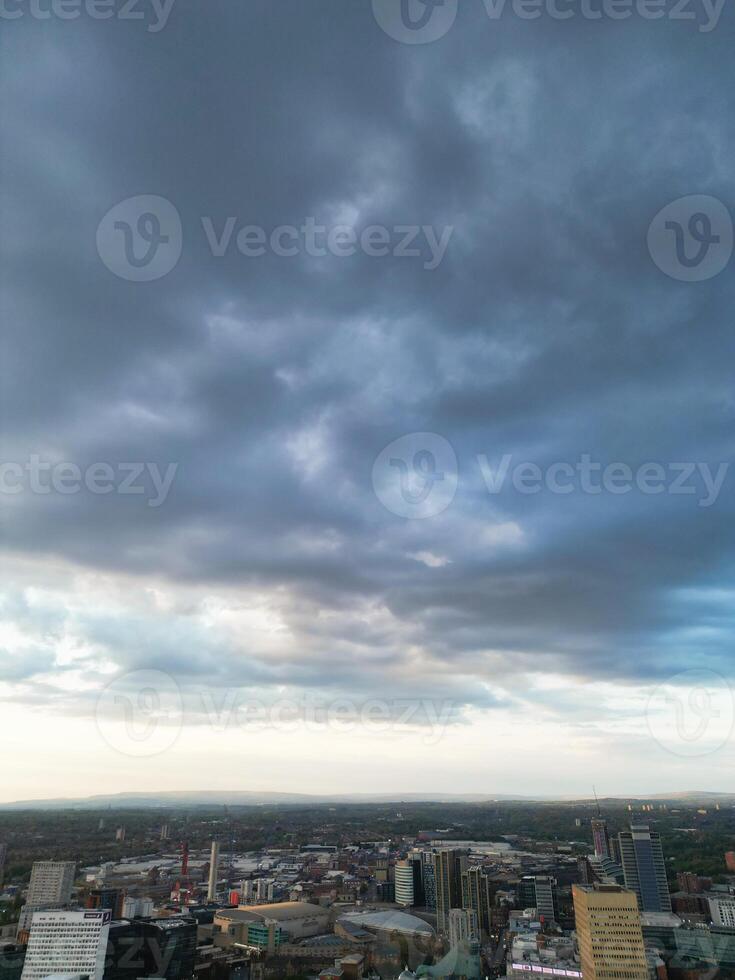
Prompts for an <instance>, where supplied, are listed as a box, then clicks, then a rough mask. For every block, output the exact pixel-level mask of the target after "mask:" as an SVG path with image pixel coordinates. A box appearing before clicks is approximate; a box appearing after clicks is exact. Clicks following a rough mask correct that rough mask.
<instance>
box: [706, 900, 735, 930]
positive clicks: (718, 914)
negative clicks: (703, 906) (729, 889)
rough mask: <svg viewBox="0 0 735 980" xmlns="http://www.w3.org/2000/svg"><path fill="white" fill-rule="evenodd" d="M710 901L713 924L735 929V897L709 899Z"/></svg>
mask: <svg viewBox="0 0 735 980" xmlns="http://www.w3.org/2000/svg"><path fill="white" fill-rule="evenodd" d="M708 901H709V914H710V917H711V918H712V922H713V924H714V925H716V926H726V927H727V928H728V929H735V895H718V896H717V897H708Z"/></svg>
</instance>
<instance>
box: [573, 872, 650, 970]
mask: <svg viewBox="0 0 735 980" xmlns="http://www.w3.org/2000/svg"><path fill="white" fill-rule="evenodd" d="M572 895H573V898H574V916H575V919H576V929H577V939H578V942H579V954H580V959H581V965H582V976H583V977H584V980H648V964H647V961H646V949H645V946H644V945H643V931H642V929H641V916H640V913H639V911H638V901H637V898H636V895H635V893H634V892H632V891H628V890H626V889H624V888H621V887H620V886H619V885H601V884H596V885H591V886H590V885H573V886H572Z"/></svg>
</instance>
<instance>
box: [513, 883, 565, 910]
mask: <svg viewBox="0 0 735 980" xmlns="http://www.w3.org/2000/svg"><path fill="white" fill-rule="evenodd" d="M517 897H518V905H519V906H520V908H522V909H536V911H537V913H538V915H539V917H541V916H543V918H544V919H546V920H548V919H556V918H557V917H558V914H559V908H558V903H557V897H556V879H555V878H549V877H548V875H525V876H524V877H523V878H521V880H520V881H519V882H518V888H517Z"/></svg>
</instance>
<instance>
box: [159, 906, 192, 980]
mask: <svg viewBox="0 0 735 980" xmlns="http://www.w3.org/2000/svg"><path fill="white" fill-rule="evenodd" d="M150 921H152V922H153V925H154V926H155V927H156V941H155V946H154V948H155V950H156V955H157V957H158V962H157V963H156V964H155V967H156V969H155V975H156V976H157V977H162V978H163V980H189V978H190V977H192V976H193V975H194V965H195V962H196V952H197V922H196V919H194V918H190V917H189V916H186V915H181V916H171V917H170V918H168V919H152V920H150Z"/></svg>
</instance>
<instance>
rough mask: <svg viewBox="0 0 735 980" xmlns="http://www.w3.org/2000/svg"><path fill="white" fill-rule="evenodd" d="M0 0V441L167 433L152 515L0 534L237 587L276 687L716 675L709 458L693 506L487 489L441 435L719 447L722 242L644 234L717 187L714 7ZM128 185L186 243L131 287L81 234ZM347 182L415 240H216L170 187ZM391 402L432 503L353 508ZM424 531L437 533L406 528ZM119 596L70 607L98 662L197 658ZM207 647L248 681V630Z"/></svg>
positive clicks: (150, 443) (26, 508) (235, 199)
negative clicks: (247, 253) (643, 9)
mask: <svg viewBox="0 0 735 980" xmlns="http://www.w3.org/2000/svg"><path fill="white" fill-rule="evenodd" d="M4 31H5V42H4V45H5V58H4V65H3V68H2V75H3V81H4V88H5V90H6V92H7V93H8V96H7V98H6V102H5V105H4V107H3V109H2V114H3V117H4V119H5V123H6V131H7V133H8V135H7V139H6V144H5V155H4V156H5V160H4V164H3V168H4V175H3V176H4V185H5V187H6V197H5V198H4V212H5V215H6V219H5V221H4V223H3V230H2V232H1V233H0V238H1V239H2V246H3V250H4V253H5V256H4V259H5V262H4V268H5V272H4V274H3V286H4V293H5V299H4V308H5V309H6V311H7V322H6V340H5V344H4V357H3V379H2V390H3V395H2V430H1V434H2V441H3V458H4V459H23V458H27V456H28V455H29V454H31V453H39V452H40V453H45V454H47V455H49V456H51V457H53V458H60V459H69V460H73V461H74V462H76V463H78V464H79V465H81V466H84V465H88V464H89V463H91V462H93V461H97V460H107V461H111V462H115V461H118V460H135V459H137V460H140V461H155V462H157V463H158V464H159V465H161V466H165V465H166V464H168V463H171V462H175V463H178V464H179V468H178V472H177V476H176V480H175V483H174V485H173V488H172V490H171V492H170V494H169V496H168V498H167V500H166V503H165V505H164V506H162V507H160V508H158V509H156V510H152V511H151V510H147V509H146V508H145V506H144V505H143V504H142V503H141V501H140V500H139V499H137V498H136V497H129V498H125V497H117V496H115V497H113V496H111V497H100V498H93V497H91V496H90V495H89V494H81V495H78V496H75V497H68V498H63V497H59V496H52V497H49V498H46V497H40V496H36V497H33V496H30V495H29V496H27V497H26V496H24V497H23V499H22V500H21V501H19V502H18V501H17V500H13V501H10V502H8V501H5V500H4V501H3V508H4V510H5V511H6V514H7V515H8V517H9V519H8V520H6V521H4V524H3V534H4V538H5V541H6V545H7V548H8V551H9V552H12V553H14V554H24V553H25V554H29V555H35V556H37V557H38V558H39V559H40V558H43V556H45V555H51V556H54V557H57V558H59V557H60V558H63V559H67V560H69V561H70V562H72V563H76V564H78V565H80V566H82V567H87V568H92V569H101V570H109V571H119V572H124V573H130V574H131V575H132V576H134V577H135V578H139V579H140V580H141V581H143V580H145V578H146V577H148V576H159V577H161V578H162V579H167V580H168V581H169V583H176V582H180V583H185V584H186V585H187V586H197V585H200V586H201V587H203V588H204V587H206V588H209V589H214V590H216V589H217V588H218V587H220V588H223V589H231V588H238V587H242V588H244V589H261V590H265V591H270V592H271V594H272V596H273V602H274V604H275V605H277V606H278V607H279V609H280V611H281V613H282V615H283V617H284V619H285V620H286V621H287V622H288V623H289V626H290V630H291V636H292V644H293V650H294V661H296V662H299V658H298V652H299V651H302V650H307V651H309V660H308V663H305V662H304V661H303V660H302V661H301V662H299V666H298V668H296V667H295V666H294V664H293V663H292V664H291V669H292V673H291V678H292V679H294V680H295V681H296V682H297V683H299V684H303V685H304V686H313V685H317V684H330V683H332V684H337V683H338V684H339V686H340V687H341V688H343V689H347V690H358V691H360V690H363V691H365V692H372V691H379V690H380V688H381V685H383V684H384V683H385V678H386V677H387V676H392V677H393V678H395V676H396V671H403V675H404V677H407V678H411V677H412V676H413V678H415V680H413V681H412V682H411V683H414V684H416V685H418V686H419V687H420V686H421V680H420V679H421V677H422V674H426V675H427V676H429V677H430V681H429V682H428V683H429V686H430V687H432V688H433V685H434V684H435V683H441V681H438V682H437V680H436V679H437V678H442V677H450V676H456V677H460V676H461V678H462V680H461V681H457V682H456V683H457V684H458V690H460V695H459V696H460V697H461V698H463V699H465V700H467V701H471V700H473V699H475V700H476V701H478V702H479V703H480V704H483V705H486V704H491V703H492V696H491V695H489V694H488V693H487V691H486V689H485V688H481V687H479V686H478V687H475V680H474V679H476V680H477V681H478V682H481V683H482V682H487V681H502V679H503V678H506V679H507V677H508V675H509V673H511V672H513V671H515V670H518V671H520V672H522V673H530V674H533V672H534V671H536V670H542V671H546V670H551V671H559V672H562V673H567V674H569V675H571V676H573V677H598V678H607V679H617V680H622V681H626V682H636V681H637V680H638V679H642V680H644V681H646V682H648V681H651V680H653V679H655V678H660V677H666V676H669V675H671V674H674V673H676V671H677V670H679V669H682V667H686V666H691V665H693V664H699V663H706V664H707V665H708V666H710V667H713V669H716V670H719V671H721V672H727V673H729V672H731V669H732V668H731V663H732V658H731V654H730V650H731V638H732V623H731V619H732V617H731V613H730V609H731V602H730V601H729V599H728V598H725V599H723V592H722V590H723V589H727V588H728V587H729V588H731V587H732V559H731V555H732V544H733V540H732V538H733V531H732V528H733V505H732V491H731V488H730V487H729V486H728V485H727V484H726V486H725V489H724V491H723V493H722V494H721V496H720V497H719V499H718V501H717V503H716V505H715V506H713V507H712V508H710V509H708V510H707V511H702V510H701V509H698V508H697V507H696V505H695V504H694V503H693V501H692V499H691V498H689V497H686V496H684V497H642V496H640V495H631V496H628V497H622V498H615V497H611V496H605V497H600V498H596V497H589V498H582V497H580V495H578V494H574V495H572V496H570V497H569V498H565V497H560V496H556V497H552V496H550V495H548V494H547V495H539V496H537V497H524V496H520V495H518V494H514V493H512V492H506V493H501V494H500V495H498V496H497V497H492V498H490V497H488V495H487V493H486V492H485V490H484V487H483V484H482V479H481V475H480V472H479V469H478V467H477V465H476V456H477V454H479V453H485V454H487V455H488V456H490V457H493V458H495V459H496V460H497V459H499V458H500V456H501V455H502V454H503V453H514V454H517V455H518V456H519V457H521V458H525V459H532V460H535V461H537V462H539V463H541V464H544V463H546V462H550V461H554V460H574V459H576V458H578V457H579V455H580V454H581V453H585V452H589V453H593V454H595V455H596V457H597V458H600V459H603V460H622V461H625V462H628V463H629V464H630V465H633V466H635V465H637V464H639V463H640V462H643V461H645V460H651V459H653V460H660V461H662V462H668V461H676V460H692V461H694V460H706V461H709V462H711V463H717V462H719V461H721V460H728V459H729V458H730V457H731V454H732V445H733V436H732V432H733V426H732V423H733V405H734V402H733V395H732V355H733V348H734V346H735V345H734V343H733V325H732V313H731V311H732V308H733V278H732V271H731V270H730V271H726V272H725V273H723V274H722V275H721V276H719V277H718V278H717V279H714V280H712V281H711V282H707V283H703V284H699V285H686V284H680V283H675V282H673V281H671V280H668V279H666V278H665V277H664V276H662V275H661V274H660V273H659V271H658V270H657V269H656V268H655V266H654V265H653V263H652V262H651V261H650V259H649V257H648V254H647V252H646V230H647V227H648V224H649V222H650V220H651V218H652V217H653V215H654V214H656V213H657V211H658V210H659V209H660V208H661V207H662V206H663V205H664V204H666V203H667V202H668V201H670V200H672V199H674V198H676V197H678V196H681V195H685V194H690V193H702V194H713V195H714V196H716V197H719V198H720V199H721V200H723V201H724V202H726V203H729V204H730V206H731V207H732V206H735V180H734V179H733V176H732V166H731V161H732V160H733V158H734V156H735V153H734V151H735V138H734V134H733V126H732V121H731V113H730V112H729V109H728V99H729V93H730V92H731V91H732V86H733V81H734V79H733V74H734V73H735V68H734V67H733V64H732V57H731V52H732V42H733V34H734V33H735V11H733V10H732V9H731V8H728V9H727V10H726V11H725V12H724V14H723V17H722V20H721V22H720V24H719V26H718V28H717V29H716V30H715V31H713V32H712V33H710V34H707V35H702V34H700V33H698V32H697V30H696V26H691V25H689V24H687V23H671V22H666V21H661V22H650V23H645V22H641V21H640V20H637V21H636V20H634V21H628V22H625V23H614V22H606V23H604V24H598V23H588V22H581V21H569V22H563V23H559V22H551V21H547V20H543V19H542V20H539V21H537V22H533V23H526V22H521V21H518V20H513V19H510V20H503V21H502V22H497V23H491V22H490V21H489V20H488V19H487V17H486V15H485V13H484V10H483V8H482V5H481V4H480V3H479V2H478V3H477V4H469V3H467V4H466V5H464V6H462V7H461V8H460V12H459V17H458V20H457V24H456V25H455V27H454V28H453V30H452V31H451V32H450V33H449V34H448V35H447V36H446V37H445V38H443V39H442V40H441V41H439V42H437V43H435V44H432V45H427V46H425V47H417V48H409V47H407V46H404V45H400V44H397V43H396V42H395V41H393V40H391V39H390V38H388V37H387V36H385V35H384V34H383V33H382V32H381V31H380V30H379V28H378V27H377V25H376V24H375V22H374V20H373V18H372V16H371V12H370V6H369V4H362V3H360V4H358V3H353V2H347V3H345V2H343V0H339V2H337V0H334V2H319V3H312V2H308V3H303V2H300V3H299V2H295V0H294V2H290V0H287V2H281V0H279V2H277V3H273V2H264V0H256V2H248V3H247V4H238V3H232V2H220V0H214V2H208V3H207V4H198V3H187V2H184V0H178V2H177V3H176V5H175V7H174V9H173V11H172V13H171V16H170V19H169V21H168V24H167V25H166V28H165V29H164V30H162V31H160V32H159V33H157V34H154V35H151V34H148V33H146V32H145V30H144V29H141V28H140V26H139V25H138V24H137V23H135V22H131V23H124V22H120V21H110V22H92V21H89V20H88V19H87V20H85V19H83V18H82V19H80V20H78V21H74V22H68V23H65V22H38V21H33V20H30V19H25V20H22V21H20V20H19V21H16V22H11V23H8V24H6V25H5V28H4ZM142 193H154V194H161V195H163V196H165V197H167V198H169V199H170V200H171V201H172V202H174V203H175V205H176V207H177V208H178V210H179V212H180V213H181V216H182V220H183V223H184V229H185V234H184V251H183V256H182V259H181V261H180V263H179V265H178V266H177V267H176V269H175V270H174V271H173V272H172V273H171V274H170V275H168V276H167V277H166V278H165V279H163V280H160V281H158V282H154V283H143V284H136V283H130V282H126V281H123V280H119V279H116V278H115V277H114V276H112V275H111V274H110V273H109V272H108V270H107V269H106V268H105V267H104V266H103V265H102V263H101V262H100V260H99V258H98V256H97V254H96V252H95V229H96V226H97V222H98V221H99V220H100V218H101V217H102V215H103V214H104V213H105V212H106V211H107V210H108V209H109V208H110V207H112V205H114V204H115V203H116V202H117V201H119V200H122V199H124V198H126V197H129V196H131V195H134V194H142ZM355 211H356V212H357V213H358V214H359V218H357V219H356V220H357V223H358V224H359V225H360V226H361V227H362V226H366V225H369V224H373V223H380V224H386V225H391V226H393V225H396V224H411V223H416V224H422V225H425V224H433V225H436V226H444V225H452V226H453V227H454V229H455V231H454V235H453V238H452V241H451V243H450V246H449V248H448V250H447V254H446V256H445V257H444V260H443V261H442V263H441V264H440V265H439V267H438V268H437V269H436V270H433V271H427V270H425V269H424V268H423V267H422V264H421V262H420V261H417V262H415V263H412V262H410V261H408V260H402V261H391V260H389V259H386V260H381V259H376V258H371V257H368V256H365V255H359V254H358V255H356V256H353V257H351V258H348V259H347V258H343V259H336V258H333V257H327V258H314V257H310V256H306V255H300V256H298V257H295V258H293V259H288V260H287V259H284V258H279V257H276V256H272V255H267V256H264V257H262V258H259V259H245V258H244V257H243V256H242V255H240V254H239V253H237V252H236V251H233V252H228V254H227V255H226V256H224V257H223V258H221V259H217V260H215V259H214V258H213V257H212V255H211V253H209V251H208V250H207V248H206V240H205V237H204V235H203V234H201V228H200V227H199V229H198V233H196V232H197V226H198V225H199V222H200V218H201V216H202V215H207V216H211V218H212V220H213V221H215V223H216V226H217V227H222V225H223V224H224V222H225V220H226V219H227V217H228V216H230V215H237V216H238V217H239V218H240V219H242V221H243V222H246V223H252V224H260V225H262V226H264V227H266V228H272V227H274V226H276V225H279V224H298V223H299V222H301V221H303V220H304V219H305V218H306V217H307V216H309V215H313V216H315V217H316V219H317V220H320V221H325V222H328V221H333V222H338V221H339V220H340V219H339V215H341V214H344V213H355ZM412 431H431V432H437V433H441V434H443V435H444V436H446V438H448V439H449V440H450V442H451V443H452V444H453V446H454V447H455V449H456V452H457V456H458V459H459V465H460V474H461V478H460V487H459V492H458V494H457V497H456V499H455V501H454V504H453V505H452V507H451V508H450V509H449V510H448V511H447V512H446V513H445V514H443V515H441V516H440V517H437V518H435V519H432V520H428V521H417V522H405V521H403V520H401V519H399V518H396V517H392V516H391V515H390V514H388V513H386V511H385V510H384V509H383V508H382V507H381V505H380V504H379V502H378V501H377V500H376V499H375V497H374V495H373V491H372V486H371V482H370V473H371V466H372V463H373V460H374V459H375V457H376V455H377V454H378V453H379V452H380V450H381V449H382V448H383V447H384V446H385V445H386V444H387V443H388V442H390V441H391V440H392V439H394V438H396V437H397V436H400V435H402V434H403V433H405V432H412ZM6 505H7V506H6ZM497 527H514V528H517V534H514V535H510V536H507V535H506V536H504V535H502V534H501V535H500V537H498V535H497V534H495V535H494V534H493V529H496V528H497ZM427 551H428V552H431V553H432V554H435V555H437V556H440V557H441V558H446V559H448V561H447V562H446V563H444V564H436V565H435V566H434V567H431V566H429V565H427V564H425V563H424V562H422V561H417V560H416V558H415V557H413V556H414V555H416V554H417V553H422V552H427ZM384 609H385V610H388V612H389V617H388V618H387V619H383V618H381V613H380V611H381V610H384ZM355 610H362V611H364V613H365V614H364V615H354V613H355ZM323 614H327V617H329V616H333V617H334V618H333V619H328V621H329V623H330V624H331V625H330V626H329V628H328V627H327V626H326V625H325V619H324V615H323ZM10 618H11V619H13V616H12V615H11V617H10ZM134 620H135V614H134V613H132V612H131V614H130V621H129V622H124V621H120V620H116V621H114V622H113V621H110V622H108V623H107V624H105V623H99V622H93V621H92V620H90V621H89V622H86V623H78V624H77V628H78V629H79V630H80V631H81V632H82V633H83V634H84V635H85V636H87V637H88V638H89V640H90V642H92V643H98V642H99V643H103V640H102V639H101V638H100V633H102V632H106V633H107V636H106V637H105V638H104V643H103V645H104V646H105V647H106V649H107V650H108V652H111V655H112V656H113V659H116V660H117V662H119V663H121V664H125V665H126V666H131V665H133V666H134V665H136V664H137V663H138V662H139V660H140V658H141V657H142V658H143V660H145V661H146V663H151V664H155V665H156V666H158V667H159V668H160V667H163V668H165V667H166V665H168V668H169V669H171V670H173V671H177V672H180V673H182V674H187V675H188V674H190V673H198V672H200V671H206V670H210V671H211V672H212V673H214V674H216V666H215V665H216V664H217V662H218V654H220V653H221V651H220V650H218V648H217V647H216V644H215V645H212V644H211V641H210V640H208V639H207V637H206V636H203V637H202V638H201V641H197V643H195V644H193V648H192V649H191V652H190V655H187V656H183V655H182V652H181V651H182V647H183V646H184V644H180V643H177V644H170V643H168V642H167V641H166V640H165V638H164V635H163V633H164V632H165V631H162V632H161V633H159V632H158V631H157V630H156V629H154V628H153V627H152V626H151V624H148V628H147V629H143V630H142V631H137V630H136V628H135V623H134ZM373 620H375V621H373ZM177 628H178V627H177ZM174 635H175V634H174ZM208 645H209V648H208ZM416 650H420V651H421V657H420V658H418V659H417V658H416V655H415V651H416ZM230 653H231V656H232V657H233V658H234V659H235V661H236V660H237V657H238V656H242V658H243V663H244V664H245V665H246V667H247V670H248V671H250V677H251V678H254V679H255V680H256V681H257V682H258V683H261V684H263V685H264V686H267V685H269V684H274V683H277V682H278V680H279V667H278V664H277V662H276V658H274V656H273V655H272V654H270V653H268V652H267V651H258V650H254V651H247V650H243V651H238V650H237V649H234V650H233V651H231V652H230ZM230 653H228V655H230ZM0 663H2V660H1V659H0ZM386 663H388V664H390V665H391V670H392V671H393V674H389V671H388V670H387V668H386ZM17 669H18V668H17V667H14V666H13V665H10V666H8V668H7V672H8V673H9V674H10V676H15V674H14V671H17ZM18 676H20V675H18ZM237 677H238V675H237V672H236V671H235V672H234V673H233V674H232V676H230V677H229V679H228V680H227V681H225V682H227V683H229V682H232V680H233V678H234V679H235V680H237ZM406 684H407V687H408V686H410V683H409V681H408V680H407V681H406Z"/></svg>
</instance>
